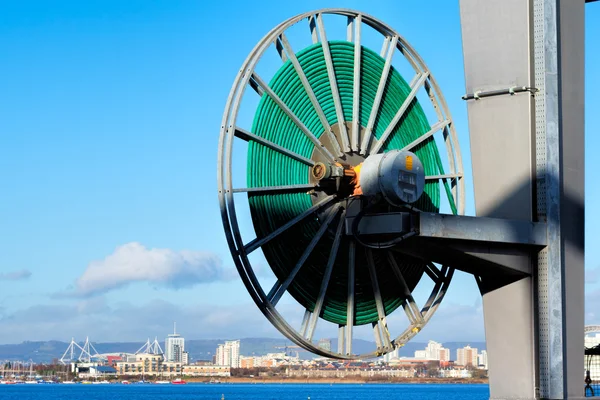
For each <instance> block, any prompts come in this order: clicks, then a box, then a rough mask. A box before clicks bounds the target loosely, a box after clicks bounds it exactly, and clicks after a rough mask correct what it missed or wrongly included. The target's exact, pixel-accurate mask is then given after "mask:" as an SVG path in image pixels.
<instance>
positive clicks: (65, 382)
mask: <svg viewBox="0 0 600 400" xmlns="http://www.w3.org/2000/svg"><path fill="white" fill-rule="evenodd" d="M62 383H64V384H65V385H74V384H75V382H73V381H64V382H62Z"/></svg>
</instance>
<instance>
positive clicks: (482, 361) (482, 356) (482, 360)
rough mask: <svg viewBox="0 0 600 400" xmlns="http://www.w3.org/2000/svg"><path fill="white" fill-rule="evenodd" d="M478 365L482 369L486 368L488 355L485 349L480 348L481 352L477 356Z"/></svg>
mask: <svg viewBox="0 0 600 400" xmlns="http://www.w3.org/2000/svg"><path fill="white" fill-rule="evenodd" d="M478 359H479V360H478V361H479V362H478V365H479V366H480V367H482V368H483V369H488V355H487V351H485V350H481V353H480V354H479V356H478Z"/></svg>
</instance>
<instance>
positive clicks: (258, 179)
mask: <svg viewBox="0 0 600 400" xmlns="http://www.w3.org/2000/svg"><path fill="white" fill-rule="evenodd" d="M329 46H330V51H331V55H332V58H333V66H334V70H335V75H336V79H337V85H338V89H339V93H340V97H341V103H342V108H343V115H344V119H345V121H352V101H353V86H354V80H353V79H354V78H353V76H354V44H353V43H350V42H345V41H330V42H329ZM296 57H297V58H298V61H299V62H300V65H301V66H302V69H303V71H304V73H305V75H306V77H307V79H308V81H309V83H310V85H311V87H312V89H313V91H314V93H315V95H316V97H317V100H318V102H319V104H320V105H321V107H322V109H323V111H324V113H325V116H326V118H327V121H328V122H329V124H330V125H334V124H336V123H337V122H338V120H337V116H336V113H335V106H334V102H333V98H332V93H331V87H330V84H329V78H328V74H327V66H326V64H325V59H324V56H323V48H322V46H321V44H320V43H317V44H314V45H312V46H310V47H307V48H305V49H304V50H302V51H300V52H299V53H298V54H297V55H296ZM384 63H385V60H384V59H383V58H382V57H380V56H379V55H378V54H376V53H375V52H373V51H371V50H369V49H367V48H364V47H363V48H362V57H361V83H360V107H359V109H360V125H361V126H363V127H364V126H366V125H367V123H368V119H369V116H370V113H371V108H372V106H373V102H374V98H375V94H376V92H377V87H378V85H379V80H380V78H381V74H382V71H383V67H384ZM269 86H270V87H271V88H272V89H273V91H274V92H275V93H276V94H277V95H278V96H279V97H280V98H281V99H282V100H283V102H284V103H285V104H286V105H287V106H288V107H289V108H290V109H291V110H292V112H293V113H294V114H295V115H296V116H297V117H298V118H299V119H300V120H301V121H302V122H303V123H304V124H305V125H306V127H307V128H308V129H309V130H310V131H311V132H312V133H313V134H314V135H315V136H317V137H320V136H321V135H322V134H323V133H324V131H325V129H324V127H323V126H322V124H321V121H320V119H319V118H318V115H317V113H316V111H315V109H314V108H313V106H312V104H311V102H310V99H309V97H308V96H307V94H306V92H305V90H304V87H303V86H302V83H301V81H300V78H299V77H298V75H297V74H296V72H295V69H294V67H293V65H292V63H291V62H290V61H289V60H288V61H287V62H285V63H284V65H283V66H282V67H281V68H280V69H279V70H278V71H277V73H276V74H275V76H274V77H273V78H272V79H271V81H270V83H269ZM409 93H410V87H409V85H408V84H407V83H406V81H405V80H404V79H403V78H402V77H401V76H400V74H399V73H398V71H396V70H395V69H394V68H393V67H392V68H391V69H390V72H389V76H388V81H387V82H386V86H385V90H384V92H383V97H382V99H381V103H380V106H379V112H378V115H377V119H376V121H375V125H374V129H373V135H374V136H375V137H376V138H379V137H381V135H382V134H383V132H384V131H385V129H386V127H387V126H388V124H389V123H390V122H391V120H392V119H393V117H394V115H395V113H396V112H397V110H398V109H399V108H400V106H401V105H402V103H403V102H404V99H406V98H407V96H408V94H409ZM429 130H430V126H429V123H428V121H427V118H426V116H425V114H424V112H423V110H422V108H421V106H420V105H419V103H418V101H417V100H416V99H414V100H413V101H412V102H411V104H410V106H409V107H408V109H407V110H406V112H405V114H404V116H403V118H402V120H401V121H400V122H399V123H398V125H397V127H396V128H395V129H394V130H393V132H392V133H391V135H390V136H389V138H388V140H387V142H386V143H385V145H384V147H383V149H384V151H387V150H392V149H401V148H402V147H404V146H405V145H407V144H409V143H411V142H412V141H413V140H415V139H417V138H418V137H420V136H422V135H423V134H424V133H426V132H427V131H429ZM252 132H253V133H254V134H256V135H258V136H260V137H263V138H265V139H268V140H270V141H272V142H274V143H276V144H278V145H280V146H282V147H284V148H286V149H289V150H291V151H293V152H295V153H297V154H299V155H302V156H304V157H306V158H311V156H312V155H313V151H314V145H313V143H312V142H311V141H310V140H309V139H308V138H307V137H306V136H305V135H304V133H303V132H302V131H301V130H300V129H299V128H298V127H297V126H296V125H295V124H294V123H293V122H292V120H291V119H290V118H289V117H288V116H287V115H286V114H285V113H284V112H283V111H282V110H281V109H280V108H279V107H278V106H277V104H276V103H275V102H274V101H273V100H272V99H271V98H270V97H269V96H268V95H266V94H265V95H263V96H262V98H261V100H260V103H259V105H258V108H257V111H256V114H255V117H254V121H253V125H252ZM412 151H414V152H415V154H416V155H417V156H418V157H419V159H420V160H421V162H422V163H423V166H424V168H425V174H426V175H437V174H443V169H442V162H441V159H440V156H439V153H438V149H437V146H436V144H435V142H434V140H433V139H432V138H431V137H430V138H428V139H426V140H425V141H423V142H422V143H421V144H420V145H419V146H418V147H416V148H415V149H413V150H412ZM309 176H310V168H309V167H308V166H307V165H306V164H303V163H301V162H299V161H296V160H294V159H292V158H290V157H288V156H286V155H283V154H281V153H279V152H277V151H274V150H272V149H269V148H268V147H265V146H263V145H261V144H258V143H256V142H250V143H249V146H248V175H247V183H248V187H263V186H284V185H295V184H308V183H309ZM445 189H446V191H447V194H449V190H450V188H449V187H448V186H447V185H446V188H445ZM450 199H451V196H450ZM249 204H250V212H251V216H252V221H253V224H254V229H255V231H256V234H257V237H259V238H261V237H264V236H266V235H268V234H269V233H271V232H273V231H274V230H276V229H277V228H278V227H280V226H282V225H283V224H285V223H286V222H288V221H289V220H290V219H292V218H294V217H295V216H297V215H299V214H301V213H302V212H304V211H305V210H307V209H308V208H310V207H311V206H312V205H313V202H312V200H311V195H309V194H307V193H275V194H273V193H250V194H249ZM415 206H416V207H417V208H419V209H421V210H423V211H430V212H437V211H438V210H439V206H440V187H439V183H438V182H437V181H432V182H427V183H426V185H425V191H424V194H423V196H421V198H420V200H419V201H418V203H417V204H415ZM451 207H452V208H453V211H454V212H455V210H454V208H455V206H454V204H453V202H452V201H451ZM320 224H321V222H320V221H319V219H318V218H317V217H316V216H314V217H309V218H306V219H305V220H304V221H302V222H301V223H298V224H296V225H295V226H294V227H292V228H290V229H289V230H287V231H285V232H284V233H282V234H281V235H279V236H277V237H276V238H275V239H273V240H271V241H270V242H268V243H267V244H266V245H264V246H263V247H262V250H263V253H264V256H265V258H266V259H267V261H268V263H269V265H270V266H271V268H272V269H273V272H274V273H275V275H276V276H277V278H278V279H279V280H280V281H283V280H285V279H286V278H287V277H288V276H289V273H290V271H291V270H292V269H293V268H294V266H295V264H296V262H297V261H298V259H299V258H300V256H301V255H302V252H303V251H304V249H306V247H307V245H308V243H309V242H310V240H311V239H312V238H313V237H314V235H315V233H316V232H317V230H318V229H319V226H320ZM333 239H334V237H333V232H332V229H330V230H328V231H327V233H326V234H325V235H324V236H323V237H322V238H321V240H320V241H319V243H318V245H317V246H316V247H315V249H314V250H313V251H312V253H311V255H310V257H309V258H308V260H307V261H306V262H305V263H304V265H303V266H302V268H301V269H300V272H299V273H298V274H297V275H296V277H295V278H294V280H293V282H292V284H291V285H290V286H289V288H288V291H289V293H290V295H291V296H292V297H293V298H294V299H295V300H297V301H298V302H299V303H300V304H301V305H302V306H304V307H305V308H307V309H308V310H310V311H312V310H313V309H314V307H315V302H316V299H317V296H318V293H319V288H320V285H321V281H322V279H323V275H324V269H325V265H326V264H327V259H328V257H329V253H330V251H331V247H332V243H333ZM348 247H349V240H348V238H347V237H344V238H343V239H342V241H341V244H340V248H339V251H338V256H337V258H336V262H335V264H334V268H333V272H332V275H331V279H330V281H329V285H328V288H327V294H326V298H325V302H324V305H323V309H322V313H321V317H322V318H324V319H325V320H328V321H330V322H333V323H336V324H345V323H346V313H347V303H346V302H347V290H348V289H347V287H348V278H347V277H348V275H347V269H348ZM365 251H366V249H365V248H362V247H360V246H359V247H357V251H356V264H355V265H356V267H355V277H356V280H355V282H356V283H355V305H356V308H355V317H354V320H355V325H363V324H367V323H372V322H374V321H377V318H378V314H377V308H376V304H375V299H374V295H373V290H372V284H371V280H370V277H369V271H368V268H367V262H366V255H365ZM372 252H373V257H374V260H375V265H376V273H377V280H378V283H379V287H380V291H381V296H382V300H383V304H384V308H385V312H386V315H387V314H390V313H391V312H393V311H394V310H395V309H396V308H398V307H399V306H400V305H401V304H402V302H403V301H404V300H405V298H404V296H403V295H402V293H401V290H400V289H399V287H400V283H399V282H398V280H397V278H396V276H395V274H394V273H393V272H392V270H391V268H390V266H389V263H388V261H387V253H386V252H385V251H382V250H372ZM395 257H396V262H397V264H398V265H399V266H400V269H401V271H402V274H403V277H404V279H405V281H406V283H407V285H408V286H409V288H410V290H411V291H412V290H413V289H414V287H415V286H416V285H417V283H418V281H419V279H420V278H421V275H422V274H423V271H424V264H423V263H422V262H421V261H418V260H414V259H409V258H407V257H403V256H400V255H396V256H395Z"/></svg>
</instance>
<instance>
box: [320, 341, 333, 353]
mask: <svg viewBox="0 0 600 400" xmlns="http://www.w3.org/2000/svg"><path fill="white" fill-rule="evenodd" d="M318 346H319V347H320V348H322V349H323V350H327V351H331V340H329V339H319V345H318Z"/></svg>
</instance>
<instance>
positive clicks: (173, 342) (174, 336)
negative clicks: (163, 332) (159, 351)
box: [165, 324, 185, 363]
mask: <svg viewBox="0 0 600 400" xmlns="http://www.w3.org/2000/svg"><path fill="white" fill-rule="evenodd" d="M184 352H185V339H184V338H182V337H181V335H179V334H178V333H177V330H176V325H175V324H174V325H173V333H170V334H169V335H168V336H167V338H166V339H165V361H166V362H177V363H183V361H184V360H183V358H184V355H183V353H184Z"/></svg>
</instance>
